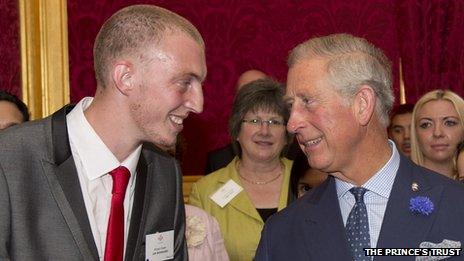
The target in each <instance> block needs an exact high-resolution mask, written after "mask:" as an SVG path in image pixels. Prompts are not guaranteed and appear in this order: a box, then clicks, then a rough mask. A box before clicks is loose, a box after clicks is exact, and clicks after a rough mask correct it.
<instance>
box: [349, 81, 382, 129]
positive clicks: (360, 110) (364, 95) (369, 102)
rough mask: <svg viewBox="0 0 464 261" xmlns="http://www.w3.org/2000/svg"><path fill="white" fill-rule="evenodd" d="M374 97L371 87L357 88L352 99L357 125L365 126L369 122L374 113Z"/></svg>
mask: <svg viewBox="0 0 464 261" xmlns="http://www.w3.org/2000/svg"><path fill="white" fill-rule="evenodd" d="M376 102H377V100H376V95H375V92H374V90H373V89H372V87H370V86H369V85H362V86H361V87H359V90H358V92H357V93H356V96H355V99H354V109H355V113H356V118H357V119H358V122H359V124H361V125H362V126H365V125H367V124H369V122H370V121H371V118H372V115H373V114H374V111H375V105H376Z"/></svg>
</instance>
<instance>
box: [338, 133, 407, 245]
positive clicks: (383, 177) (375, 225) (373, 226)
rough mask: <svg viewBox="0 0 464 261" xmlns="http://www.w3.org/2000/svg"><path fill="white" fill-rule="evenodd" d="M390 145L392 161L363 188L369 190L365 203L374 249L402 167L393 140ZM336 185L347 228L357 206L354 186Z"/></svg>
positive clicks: (339, 181)
mask: <svg viewBox="0 0 464 261" xmlns="http://www.w3.org/2000/svg"><path fill="white" fill-rule="evenodd" d="M389 143H390V147H391V149H392V155H391V157H390V159H389V160H388V162H387V163H386V164H385V165H384V166H383V167H382V168H381V169H380V170H379V171H377V173H375V175H374V176H372V177H371V178H370V179H369V180H368V181H367V182H366V183H364V184H363V185H362V187H363V188H366V189H368V191H367V192H366V194H364V202H365V204H366V209H367V218H368V220H369V234H370V237H371V247H372V248H374V247H376V246H377V241H378V239H379V234H380V229H381V228H382V221H383V217H384V215H385V209H386V208H387V203H388V198H389V197H390V192H391V190H392V187H393V182H394V181H395V177H396V173H397V172H398V168H399V166H400V155H399V153H398V150H397V149H396V146H395V143H394V142H393V141H391V140H389ZM335 185H336V188H337V195H338V203H339V204H340V210H341V213H342V218H343V224H344V225H345V226H346V221H347V220H348V215H349V214H350V211H351V209H352V208H353V206H354V204H355V199H354V196H353V194H351V193H350V192H349V190H350V189H351V188H352V187H354V185H353V184H351V183H348V182H345V181H342V180H339V179H335Z"/></svg>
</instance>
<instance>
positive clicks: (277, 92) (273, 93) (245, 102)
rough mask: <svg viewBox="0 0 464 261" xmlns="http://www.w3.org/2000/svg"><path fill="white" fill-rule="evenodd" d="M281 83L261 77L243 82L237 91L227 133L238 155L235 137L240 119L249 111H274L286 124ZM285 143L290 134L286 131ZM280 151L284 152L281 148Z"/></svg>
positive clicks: (289, 138) (286, 112) (239, 150)
mask: <svg viewBox="0 0 464 261" xmlns="http://www.w3.org/2000/svg"><path fill="white" fill-rule="evenodd" d="M283 96H284V88H283V85H282V84H280V83H278V82H276V81H273V80H271V79H261V80H256V81H252V82H250V83H248V84H245V85H244V86H243V87H242V88H240V90H239V91H238V93H237V96H236V97H235V100H234V103H233V105H232V113H231V116H230V119H229V133H230V136H231V138H232V147H233V148H234V151H235V154H236V155H238V157H241V156H242V150H241V148H240V144H239V143H238V142H237V137H238V135H239V133H240V128H241V126H242V120H243V119H244V117H245V114H247V113H248V112H250V111H253V112H255V111H258V110H265V111H269V112H275V113H277V114H278V115H280V116H282V118H283V119H284V123H285V124H286V123H287V121H288V118H289V110H288V107H287V105H286V104H285V102H284V100H283ZM286 136H287V144H289V143H290V141H291V135H290V134H289V133H288V132H287V131H286ZM282 152H285V148H284V150H282Z"/></svg>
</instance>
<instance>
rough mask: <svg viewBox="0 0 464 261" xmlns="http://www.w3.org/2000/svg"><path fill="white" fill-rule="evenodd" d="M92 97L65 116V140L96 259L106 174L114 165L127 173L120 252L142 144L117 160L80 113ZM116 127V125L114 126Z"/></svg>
mask: <svg viewBox="0 0 464 261" xmlns="http://www.w3.org/2000/svg"><path fill="white" fill-rule="evenodd" d="M92 100H93V98H91V97H86V98H83V99H82V100H81V101H80V102H79V103H78V104H77V105H76V107H74V109H73V110H72V111H71V112H69V113H68V115H67V116H66V121H67V127H68V135H69V143H70V145H71V152H72V155H73V159H74V162H75V164H76V169H77V174H78V177H79V182H80V185H81V190H82V196H83V198H84V203H85V208H86V210H87V216H88V218H89V223H90V227H91V229H92V234H93V238H94V240H95V245H96V247H97V250H98V255H99V258H100V260H103V258H104V254H105V244H106V231H107V227H108V219H109V215H110V209H111V196H112V195H111V190H112V187H113V179H112V177H111V176H110V175H109V174H108V173H109V172H110V171H112V170H113V169H115V168H117V167H118V166H121V165H122V166H125V167H126V168H127V169H129V171H130V173H131V176H130V179H129V184H128V186H127V189H126V195H125V197H124V217H125V218H124V253H125V252H126V247H125V246H126V243H127V236H128V233H129V224H130V215H131V212H132V203H133V201H134V200H133V198H134V189H135V179H136V178H135V177H136V168H137V163H138V161H139V157H140V152H141V150H142V145H140V146H139V147H137V149H135V150H134V151H133V152H132V153H131V154H130V155H129V156H128V157H127V158H126V159H125V160H124V161H123V162H119V161H118V159H117V158H116V157H115V156H114V155H113V153H112V152H111V151H110V150H109V149H108V147H107V146H106V145H105V144H104V143H103V141H102V140H101V139H100V137H99V136H98V134H97V133H96V132H95V130H94V129H93V128H92V126H91V125H90V123H89V122H88V121H87V119H86V118H85V115H84V111H85V110H86V109H87V108H88V107H89V105H90V104H91V103H92ZM114 127H115V128H118V126H114Z"/></svg>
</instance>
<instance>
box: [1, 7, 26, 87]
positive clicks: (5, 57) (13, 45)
mask: <svg viewBox="0 0 464 261" xmlns="http://www.w3.org/2000/svg"><path fill="white" fill-rule="evenodd" d="M0 14H1V15H0V32H1V33H0V90H6V91H9V92H11V93H13V94H15V95H18V96H20V95H21V82H20V76H21V68H20V61H21V57H20V50H21V48H20V41H19V11H18V1H12V0H10V1H0Z"/></svg>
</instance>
